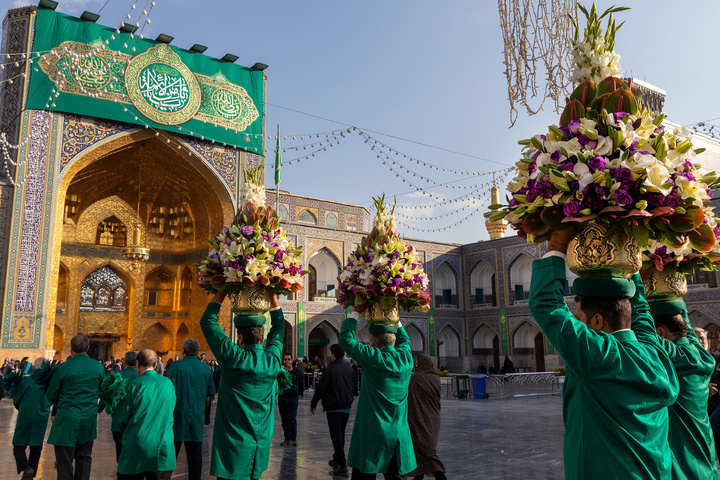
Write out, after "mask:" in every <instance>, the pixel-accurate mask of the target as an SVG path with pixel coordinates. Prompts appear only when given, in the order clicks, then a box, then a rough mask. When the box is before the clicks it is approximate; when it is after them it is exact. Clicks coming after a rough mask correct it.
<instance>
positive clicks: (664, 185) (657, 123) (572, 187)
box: [490, 8, 720, 258]
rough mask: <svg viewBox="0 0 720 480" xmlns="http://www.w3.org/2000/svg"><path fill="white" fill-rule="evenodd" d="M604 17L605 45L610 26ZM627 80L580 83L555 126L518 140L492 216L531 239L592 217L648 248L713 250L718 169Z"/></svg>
mask: <svg viewBox="0 0 720 480" xmlns="http://www.w3.org/2000/svg"><path fill="white" fill-rule="evenodd" d="M583 12H585V14H586V15H587V16H588V24H589V25H591V24H592V25H595V27H593V28H592V29H591V32H590V33H589V32H588V30H586V31H585V35H586V41H587V39H588V37H589V36H590V37H592V38H597V37H599V36H600V34H599V33H598V32H597V25H596V23H597V21H598V20H597V13H596V12H595V9H594V8H593V10H592V11H591V13H589V14H588V12H587V10H585V9H583ZM606 14H608V12H605V14H603V16H605V15H606ZM609 16H610V18H609V20H608V22H609V24H610V25H611V26H612V27H611V31H612V35H610V36H609V38H608V37H607V36H606V37H603V38H605V40H606V44H607V43H609V44H612V43H613V42H614V31H615V30H616V28H615V27H614V21H613V20H612V12H610V13H609ZM600 18H602V16H601V17H600ZM613 58H614V57H613ZM596 63H600V64H602V63H604V60H602V61H599V62H596ZM611 63H612V62H611ZM576 68H581V67H580V65H578V66H576ZM631 87H632V85H630V84H629V83H625V82H624V81H622V80H621V79H619V78H616V77H612V76H610V77H607V78H605V79H603V80H602V81H600V82H599V83H596V82H595V81H593V80H591V79H589V78H588V79H585V80H584V81H583V82H582V83H580V84H579V85H578V86H577V87H576V88H575V90H574V91H573V92H572V94H571V95H570V99H569V100H568V103H567V105H566V107H565V109H564V111H563V112H562V115H561V117H560V123H559V125H557V126H555V125H553V126H550V127H549V130H548V132H547V133H546V134H544V135H536V136H534V137H533V138H531V139H529V140H523V141H521V142H520V143H521V144H522V145H524V146H525V149H524V151H523V158H521V159H520V161H518V162H517V168H518V171H519V174H518V176H517V177H516V178H515V179H514V180H513V182H511V183H510V184H509V185H508V189H509V190H510V192H511V194H512V198H511V199H509V203H508V205H506V206H503V205H492V206H491V207H490V208H491V209H492V210H496V211H495V212H494V213H493V214H492V215H491V217H490V220H491V221H495V220H499V219H502V218H506V219H507V220H508V221H509V222H510V224H511V226H512V227H513V228H514V229H516V230H517V231H518V235H520V236H522V237H526V238H527V239H528V241H535V242H539V241H543V240H547V239H548V238H549V236H550V231H551V230H553V229H565V228H568V227H569V226H570V225H572V224H573V223H579V224H580V226H584V225H585V224H586V222H588V221H591V220H593V221H602V222H606V223H609V224H610V225H611V228H622V229H624V230H625V231H627V232H628V233H629V234H631V235H632V236H634V237H635V239H636V240H637V242H638V243H639V244H640V246H642V247H644V248H645V249H647V250H648V252H650V249H651V248H652V247H651V245H652V246H656V245H657V244H658V243H660V244H663V245H665V246H667V247H669V248H680V247H682V246H689V247H690V248H692V249H694V250H695V251H696V252H698V253H706V252H709V251H710V250H712V248H713V247H714V246H715V243H716V238H717V235H718V233H720V232H718V231H717V229H716V228H715V227H716V226H715V221H714V218H713V217H712V215H711V212H710V210H709V207H708V205H709V203H710V187H711V186H712V185H713V184H715V183H716V182H717V180H718V176H717V174H716V173H715V172H710V171H707V170H705V169H704V168H702V166H701V165H699V164H698V163H695V162H694V159H695V156H696V155H697V154H698V153H701V151H702V150H703V149H693V145H692V142H691V139H690V134H689V131H688V130H687V129H685V128H684V127H683V128H678V129H675V130H674V131H666V129H665V127H664V126H663V125H662V120H663V118H664V117H663V116H662V115H660V116H657V117H654V116H653V114H652V112H651V111H649V110H647V109H641V108H640V107H639V105H638V103H639V102H638V99H637V98H636V97H635V95H633V93H632V92H631ZM651 241H652V242H655V243H652V244H651ZM654 250H657V248H655V249H654ZM652 253H654V252H652ZM648 258H649V257H648Z"/></svg>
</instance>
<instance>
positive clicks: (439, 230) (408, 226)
mask: <svg viewBox="0 0 720 480" xmlns="http://www.w3.org/2000/svg"><path fill="white" fill-rule="evenodd" d="M483 207H484V204H483V205H480V206H479V207H478V208H476V209H475V210H473V211H472V212H471V213H470V214H469V215H467V216H466V217H463V218H462V219H460V220H458V221H457V222H455V223H453V224H450V225H446V226H444V227H439V228H417V227H413V226H411V225H408V224H407V223H404V222H401V221H400V220H397V223H398V225H402V226H403V227H405V228H409V229H410V230H414V231H416V232H425V233H427V232H442V231H444V230H449V229H451V228H454V227H457V226H458V225H461V224H462V223H463V222H465V221H466V220H468V219H469V218H470V217H472V216H474V215H477V214H478V212H480V210H481V209H482V208H483Z"/></svg>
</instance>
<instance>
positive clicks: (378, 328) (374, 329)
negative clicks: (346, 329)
mask: <svg viewBox="0 0 720 480" xmlns="http://www.w3.org/2000/svg"><path fill="white" fill-rule="evenodd" d="M397 329H398V327H397V325H370V326H368V331H369V332H370V333H397Z"/></svg>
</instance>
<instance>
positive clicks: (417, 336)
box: [405, 323, 425, 353]
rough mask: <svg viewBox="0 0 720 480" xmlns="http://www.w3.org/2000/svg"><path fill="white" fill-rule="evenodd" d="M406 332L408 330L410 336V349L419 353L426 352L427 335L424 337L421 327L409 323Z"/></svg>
mask: <svg viewBox="0 0 720 480" xmlns="http://www.w3.org/2000/svg"><path fill="white" fill-rule="evenodd" d="M405 332H407V334H408V337H409V338H410V350H411V351H413V352H417V353H422V352H424V351H425V337H423V334H422V332H421V331H420V329H419V328H418V327H417V326H416V325H413V324H412V323H409V324H408V325H407V328H406V329H405Z"/></svg>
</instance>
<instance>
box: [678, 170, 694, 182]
mask: <svg viewBox="0 0 720 480" xmlns="http://www.w3.org/2000/svg"><path fill="white" fill-rule="evenodd" d="M680 176H682V177H685V178H686V179H688V180H690V181H691V182H694V181H695V176H694V175H693V174H692V173H690V172H683V173H681V174H680Z"/></svg>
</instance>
